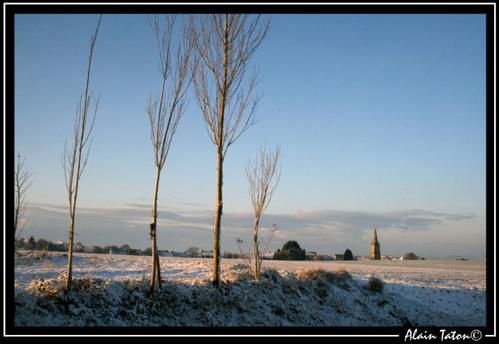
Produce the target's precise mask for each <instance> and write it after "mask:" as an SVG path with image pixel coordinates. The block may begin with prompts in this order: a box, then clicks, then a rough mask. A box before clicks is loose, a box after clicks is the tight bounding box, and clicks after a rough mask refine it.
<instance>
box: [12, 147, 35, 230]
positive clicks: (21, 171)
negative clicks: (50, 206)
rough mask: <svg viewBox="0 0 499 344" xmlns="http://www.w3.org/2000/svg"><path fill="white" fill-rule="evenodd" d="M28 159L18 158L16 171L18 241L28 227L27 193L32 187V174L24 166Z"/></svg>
mask: <svg viewBox="0 0 499 344" xmlns="http://www.w3.org/2000/svg"><path fill="white" fill-rule="evenodd" d="M25 160H26V158H21V155H20V154H18V156H17V164H16V167H15V171H14V197H15V199H14V204H15V205H14V237H15V238H16V239H17V238H18V237H19V235H20V233H21V231H22V230H23V228H24V227H25V226H26V223H27V221H28V219H27V218H26V207H27V202H26V193H27V192H28V189H29V188H30V187H31V183H32V181H31V177H32V175H33V174H32V172H28V171H27V170H26V168H25V166H24V162H25Z"/></svg>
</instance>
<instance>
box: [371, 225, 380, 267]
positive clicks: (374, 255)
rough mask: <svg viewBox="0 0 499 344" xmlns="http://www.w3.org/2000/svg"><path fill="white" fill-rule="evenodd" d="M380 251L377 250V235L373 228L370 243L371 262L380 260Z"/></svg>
mask: <svg viewBox="0 0 499 344" xmlns="http://www.w3.org/2000/svg"><path fill="white" fill-rule="evenodd" d="M380 259H381V251H380V248H379V241H378V233H376V228H374V238H373V241H372V242H371V260H380Z"/></svg>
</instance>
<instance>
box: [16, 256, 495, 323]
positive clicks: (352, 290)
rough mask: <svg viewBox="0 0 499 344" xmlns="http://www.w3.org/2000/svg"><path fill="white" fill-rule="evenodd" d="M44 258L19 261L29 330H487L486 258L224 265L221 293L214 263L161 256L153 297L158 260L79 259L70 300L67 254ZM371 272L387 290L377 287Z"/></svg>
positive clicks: (19, 307) (19, 305)
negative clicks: (258, 267) (372, 286)
mask: <svg viewBox="0 0 499 344" xmlns="http://www.w3.org/2000/svg"><path fill="white" fill-rule="evenodd" d="M41 256H43V255H40V253H37V252H29V251H19V254H18V256H17V257H16V266H15V278H16V280H15V290H16V300H15V302H16V315H15V320H16V324H17V325H19V326H54V325H55V326H64V325H73V326H92V325H98V326H106V325H110V326H402V325H412V326H441V327H443V326H485V290H486V285H485V262H484V261H473V260H470V261H455V260H425V261H374V262H372V261H352V262H332V261H330V262H308V261H307V262H285V261H264V263H263V266H264V271H267V272H266V273H265V274H264V277H263V279H262V280H261V281H260V282H253V281H252V280H251V277H250V276H249V275H248V274H247V271H246V268H245V266H244V264H242V261H241V260H237V259H224V260H222V281H223V283H222V286H221V288H220V289H219V290H214V289H213V288H212V287H211V284H210V276H211V275H210V274H211V266H212V261H211V259H195V258H173V257H161V274H162V278H163V279H164V281H165V282H164V286H163V288H162V289H161V290H160V291H158V292H157V293H156V294H155V295H154V296H153V297H151V296H149V295H147V278H148V276H149V264H150V262H151V259H150V257H144V256H125V255H112V256H111V255H107V254H76V257H75V259H74V270H73V271H74V272H73V278H74V281H75V283H74V284H75V288H74V289H75V290H74V292H72V293H70V294H68V295H65V294H64V293H63V292H62V290H61V287H62V285H63V273H64V271H65V267H66V263H67V257H65V256H64V255H63V254H61V253H56V252H49V253H48V255H47V256H45V257H41ZM317 270H319V272H317ZM321 270H322V272H321ZM345 270H346V271H348V272H349V273H345ZM324 271H325V272H324ZM350 275H351V277H350ZM371 276H376V277H378V278H380V279H382V280H383V281H384V282H385V286H384V290H383V291H382V292H374V291H372V290H369V288H367V285H368V279H369V277H371Z"/></svg>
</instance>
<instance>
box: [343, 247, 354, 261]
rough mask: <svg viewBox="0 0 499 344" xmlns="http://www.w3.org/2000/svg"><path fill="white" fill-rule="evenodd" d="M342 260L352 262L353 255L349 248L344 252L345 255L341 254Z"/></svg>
mask: <svg viewBox="0 0 499 344" xmlns="http://www.w3.org/2000/svg"><path fill="white" fill-rule="evenodd" d="M343 260H353V253H352V251H350V249H349V248H347V249H346V250H345V253H344V254H343Z"/></svg>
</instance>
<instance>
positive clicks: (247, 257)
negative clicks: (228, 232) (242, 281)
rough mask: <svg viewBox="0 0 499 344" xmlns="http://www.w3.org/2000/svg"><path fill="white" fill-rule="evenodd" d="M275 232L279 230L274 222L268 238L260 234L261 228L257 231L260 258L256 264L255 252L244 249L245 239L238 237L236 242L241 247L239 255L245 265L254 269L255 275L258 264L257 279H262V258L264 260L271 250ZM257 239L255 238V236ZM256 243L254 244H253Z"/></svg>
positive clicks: (258, 256)
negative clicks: (247, 251) (250, 252)
mask: <svg viewBox="0 0 499 344" xmlns="http://www.w3.org/2000/svg"><path fill="white" fill-rule="evenodd" d="M275 232H277V225H276V224H275V223H274V224H273V225H272V229H271V230H270V232H269V234H268V236H267V239H266V240H263V238H261V237H260V235H259V229H258V231H257V238H256V243H257V245H258V248H257V249H258V252H257V259H259V262H258V265H256V263H255V256H254V254H253V255H251V254H249V253H246V251H245V250H244V248H243V244H244V241H243V240H242V239H240V238H237V239H236V243H237V246H238V248H239V256H240V258H241V259H242V261H243V263H244V265H246V267H247V268H248V269H249V270H253V274H254V275H255V271H257V269H256V268H255V266H258V271H259V273H258V276H255V280H259V279H260V271H261V269H260V268H261V266H262V260H263V255H264V254H265V253H266V252H268V250H269V247H270V243H271V242H272V239H273V238H274V234H275ZM253 239H255V238H253ZM253 245H254V244H253Z"/></svg>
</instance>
